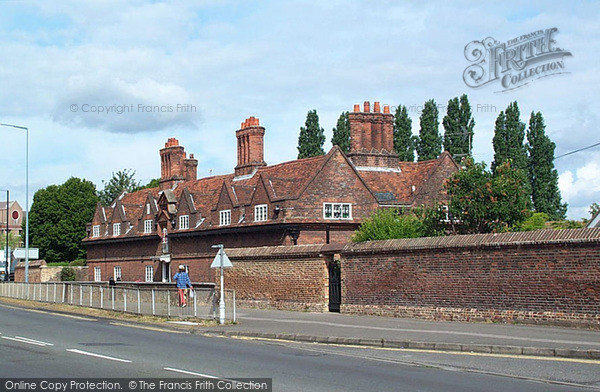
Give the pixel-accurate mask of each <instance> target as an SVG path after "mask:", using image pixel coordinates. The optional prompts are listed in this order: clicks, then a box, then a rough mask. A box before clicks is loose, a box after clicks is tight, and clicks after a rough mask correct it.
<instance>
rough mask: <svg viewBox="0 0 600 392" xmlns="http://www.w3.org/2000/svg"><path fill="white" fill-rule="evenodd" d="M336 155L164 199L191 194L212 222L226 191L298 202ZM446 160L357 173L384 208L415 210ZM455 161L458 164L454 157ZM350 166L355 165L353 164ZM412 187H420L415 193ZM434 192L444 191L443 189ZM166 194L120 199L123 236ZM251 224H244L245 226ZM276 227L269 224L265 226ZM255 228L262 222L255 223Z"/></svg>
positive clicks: (241, 202) (247, 199) (242, 199)
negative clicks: (261, 190)
mask: <svg viewBox="0 0 600 392" xmlns="http://www.w3.org/2000/svg"><path fill="white" fill-rule="evenodd" d="M337 153H340V154H341V152H340V150H339V148H338V147H334V148H332V149H331V150H330V151H329V152H328V153H327V154H326V155H321V156H316V157H312V158H306V159H298V160H293V161H289V162H284V163H280V164H277V165H273V166H261V167H258V169H257V170H256V171H255V172H254V173H253V174H252V175H248V176H242V177H235V175H234V174H227V175H219V176H211V177H205V178H201V179H198V180H194V181H183V182H179V183H177V185H176V186H175V187H174V189H172V190H168V191H167V192H166V193H165V195H166V196H168V198H169V202H170V203H172V202H177V203H181V202H182V194H183V192H184V189H187V190H188V191H189V193H190V195H191V196H192V198H193V201H194V206H195V208H196V210H197V211H198V212H199V213H200V216H201V217H202V218H208V217H209V216H210V213H211V211H214V209H215V208H217V205H218V203H219V197H220V195H221V192H222V190H223V189H225V190H226V192H227V195H228V197H229V198H230V199H231V200H232V203H233V205H234V207H237V206H249V205H250V204H251V203H252V198H253V196H254V194H255V193H256V191H257V189H258V188H259V187H263V186H264V189H265V190H266V192H267V194H268V197H269V199H270V200H271V201H283V200H293V199H298V198H299V197H300V195H301V194H302V192H303V191H304V189H306V187H307V186H308V185H309V184H310V183H311V181H312V180H313V179H315V178H316V176H317V174H318V173H319V172H320V171H321V170H322V169H323V167H324V165H325V164H326V163H327V162H328V161H329V159H330V158H331V157H332V156H333V155H334V154H337ZM442 155H444V154H442ZM442 158H444V157H443V156H441V157H440V158H439V159H436V160H431V161H424V162H400V161H398V164H397V168H400V171H397V170H394V171H385V170H383V171H370V170H358V171H356V173H357V175H358V176H359V177H360V179H361V180H362V181H363V183H364V185H365V186H366V187H368V188H369V191H370V192H371V193H373V194H374V195H375V197H376V198H377V200H378V201H379V203H380V204H393V205H394V204H395V205H411V204H412V203H413V202H414V201H415V199H416V197H417V195H419V194H423V193H426V191H427V189H428V188H427V186H428V179H430V178H432V176H433V175H434V174H435V173H436V170H438V169H439V168H440V167H441V165H442V164H443V162H445V161H444V159H442ZM450 161H451V162H453V161H452V160H451V158H450ZM347 162H348V163H349V164H350V165H352V163H351V162H350V161H349V160H348V161H347ZM433 182H434V183H435V184H436V186H437V187H438V188H439V186H440V184H437V182H439V181H433ZM413 186H414V187H415V191H414V192H413ZM434 190H435V191H439V189H434ZM161 193H162V191H161V190H160V188H151V189H142V190H140V191H137V192H132V193H126V194H124V195H122V197H120V200H118V201H117V202H115V203H116V205H122V206H123V208H124V210H125V215H126V217H125V219H126V220H127V221H129V222H130V223H131V224H132V225H133V228H132V229H131V230H130V231H129V233H127V231H128V228H123V229H122V234H121V236H134V235H138V234H141V233H138V229H140V226H139V225H138V221H139V220H140V219H143V217H144V216H145V208H144V205H145V203H146V201H147V200H148V194H151V195H152V197H153V198H154V199H155V200H158V199H159V197H160V194H161ZM171 205H172V204H171ZM105 211H106V217H107V220H108V221H110V219H111V217H112V208H111V207H105ZM171 212H172V213H173V212H174V211H171ZM298 219H299V220H298V222H299V223H300V222H308V223H310V222H312V221H314V219H313V220H311V219H310V218H309V217H301V218H298ZM315 219H316V218H315ZM237 223H238V222H234V221H232V225H231V226H236V224H237ZM248 223H249V222H244V223H242V224H248ZM271 223H272V222H265V223H264V224H271ZM251 224H253V225H258V224H263V223H257V222H252V223H251ZM210 227H211V226H210V225H202V226H199V227H198V226H196V227H190V230H193V229H197V230H204V229H209V228H210ZM140 230H141V229H140ZM102 235H103V234H101V237H102ZM94 239H102V238H93V239H92V240H94Z"/></svg>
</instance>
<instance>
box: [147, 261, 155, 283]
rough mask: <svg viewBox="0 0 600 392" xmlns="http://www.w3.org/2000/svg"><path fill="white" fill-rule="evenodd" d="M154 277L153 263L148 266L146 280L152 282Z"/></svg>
mask: <svg viewBox="0 0 600 392" xmlns="http://www.w3.org/2000/svg"><path fill="white" fill-rule="evenodd" d="M153 279H154V267H153V266H151V265H147V266H146V282H152V280H153Z"/></svg>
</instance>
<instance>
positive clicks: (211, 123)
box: [0, 0, 600, 217]
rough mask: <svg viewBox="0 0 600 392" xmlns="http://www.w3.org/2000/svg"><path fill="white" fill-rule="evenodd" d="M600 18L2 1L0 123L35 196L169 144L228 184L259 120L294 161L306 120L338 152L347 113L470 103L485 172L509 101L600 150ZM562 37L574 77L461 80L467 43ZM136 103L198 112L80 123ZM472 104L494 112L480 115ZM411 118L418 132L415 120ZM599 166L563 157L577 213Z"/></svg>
mask: <svg viewBox="0 0 600 392" xmlns="http://www.w3.org/2000/svg"><path fill="white" fill-rule="evenodd" d="M599 10H600V4H598V3H595V2H589V3H581V2H580V3H564V2H541V1H538V2H533V3H529V4H528V5H526V6H523V5H521V4H520V3H518V2H502V3H486V4H475V5H473V3H472V2H466V1H463V2H458V3H451V2H443V1H437V2H433V3H418V4H417V3H401V2H397V1H384V2H358V1H357V2H347V1H330V2H307V1H288V2H276V1H255V2H243V3H242V2H221V1H219V2H217V1H201V2H188V1H183V0H180V1H173V2H145V1H141V0H131V1H116V0H109V1H105V2H81V1H77V0H67V1H61V2H9V3H8V4H3V12H2V14H1V15H0V34H2V35H3V37H6V38H5V39H4V40H2V42H0V52H1V53H3V57H2V62H0V85H1V86H2V91H3V94H1V95H0V119H2V120H3V121H5V122H9V121H12V122H16V123H19V124H25V125H29V126H30V128H31V129H32V138H31V148H32V151H35V157H34V158H32V166H31V177H32V183H35V184H36V186H43V184H49V183H51V182H57V181H64V179H66V178H68V177H70V176H77V177H83V178H88V179H91V180H93V181H95V182H96V183H97V184H98V185H100V180H102V179H106V178H108V177H109V176H110V173H111V172H112V171H117V170H121V169H123V168H127V167H130V168H133V169H134V170H137V172H138V175H139V176H140V177H144V178H152V177H156V176H157V175H158V174H159V165H158V149H159V148H160V146H161V145H162V144H163V143H164V141H165V140H166V138H167V137H169V136H175V137H178V138H179V139H180V141H181V143H182V144H183V145H184V146H185V147H186V149H187V150H188V151H189V152H194V153H196V157H197V158H198V159H199V172H200V174H207V173H208V171H209V169H212V170H213V173H215V172H217V173H226V172H231V170H232V168H233V166H234V165H235V134H234V131H235V130H236V129H237V127H239V123H240V122H241V121H243V120H244V119H245V118H247V117H248V116H251V115H253V116H258V117H260V120H261V124H265V125H266V126H267V133H266V136H265V158H266V160H267V161H268V162H269V163H276V162H280V161H284V160H290V159H294V158H295V157H296V155H297V151H296V143H297V137H298V129H299V127H300V126H301V125H303V123H304V120H305V116H306V112H307V111H308V110H310V109H313V108H315V109H317V110H318V113H319V116H320V120H321V126H323V127H324V128H325V130H326V134H327V139H328V140H329V139H330V138H331V128H332V127H333V126H334V125H335V122H336V120H337V117H338V115H339V114H340V113H341V112H342V111H345V110H351V108H352V105H353V104H354V103H362V102H363V101H364V100H371V101H375V100H379V101H381V102H382V103H387V104H390V105H398V104H404V105H409V106H410V105H421V104H423V102H425V101H426V100H428V99H430V98H434V99H436V101H437V102H438V103H440V104H446V103H447V101H448V100H449V99H450V98H452V97H454V96H457V95H460V94H462V93H467V94H468V95H469V99H470V101H471V103H472V106H473V108H474V115H475V120H476V130H475V141H474V151H475V153H476V158H477V159H478V160H485V161H487V162H488V163H489V162H490V161H491V159H492V147H491V138H492V132H493V128H494V120H495V118H496V116H497V114H498V112H499V111H500V110H504V109H505V108H506V106H507V105H508V104H509V103H510V102H511V101H514V100H517V101H518V102H519V106H520V108H521V113H522V119H523V120H527V119H528V117H529V114H530V113H531V111H533V110H535V111H541V112H542V113H543V115H544V118H545V120H546V125H547V132H548V134H549V135H550V136H551V138H552V139H553V140H554V141H555V142H556V144H557V150H556V153H557V154H562V153H565V152H568V151H571V150H574V149H577V148H580V147H583V146H586V145H590V144H593V143H595V142H598V141H600V140H596V139H594V138H595V137H596V136H595V135H597V130H596V124H598V123H599V122H600V118H599V116H598V114H597V113H596V109H595V103H596V100H597V91H598V90H599V89H600V77H599V76H598V75H600V66H599V64H600V54H599V53H598V51H595V50H592V49H590V48H595V47H598V45H599V44H600V33H599V32H598V30H597V29H596V26H597V18H596V15H597V14H598V11H599ZM554 26H556V27H558V28H559V33H558V34H557V35H556V39H557V41H558V44H559V46H561V47H565V48H566V49H569V50H571V51H572V53H573V57H572V58H568V59H567V61H566V64H567V69H568V71H570V72H571V74H569V75H565V76H561V77H556V78H552V79H548V80H540V81H538V82H536V83H533V84H532V85H531V86H529V87H527V88H523V89H520V90H515V91H513V92H510V93H506V94H495V93H494V91H496V90H497V88H494V87H492V86H490V88H482V89H477V90H474V89H470V88H468V87H467V86H466V85H465V84H464V82H463V80H462V72H463V70H464V68H465V67H466V66H467V65H468V63H467V61H466V60H465V59H464V55H463V51H464V46H465V45H466V44H467V43H468V42H470V41H472V40H480V39H483V38H485V37H488V36H492V37H494V38H496V39H497V40H499V41H505V40H508V39H510V38H514V37H516V36H519V35H521V34H525V33H528V32H531V31H534V30H537V29H544V28H550V27H554ZM140 103H141V104H150V105H174V104H177V103H189V104H192V105H195V106H196V107H197V112H195V113H191V114H189V113H172V112H171V113H150V114H148V113H145V114H144V113H128V114H125V115H123V114H122V115H112V114H111V115H99V114H94V113H87V114H86V113H82V112H81V111H80V109H81V105H84V104H90V105H96V106H102V105H105V106H111V105H114V104H123V105H129V104H134V105H137V104H140ZM71 104H77V105H79V106H78V107H79V110H78V111H77V112H72V111H71V109H70V105H71ZM478 104H479V105H486V106H484V107H490V108H492V109H490V110H489V111H484V110H482V111H476V107H477V105H478ZM136 111H137V106H136ZM442 115H443V113H440V121H441V116H442ZM411 117H412V119H413V129H414V130H415V131H416V130H418V127H419V124H418V122H419V121H418V120H419V113H417V112H411ZM10 135H11V140H8V141H7V142H6V143H4V145H3V146H0V163H2V162H4V163H12V164H15V163H16V165H17V166H16V167H12V168H11V169H10V170H8V169H5V170H3V171H1V172H0V173H2V175H1V176H0V188H3V187H13V186H14V184H21V183H22V176H21V173H22V170H21V167H20V162H22V148H23V147H22V145H21V140H20V138H19V137H18V136H17V135H18V134H13V133H10ZM57 138H60V142H59V141H58V140H57ZM327 146H329V142H327V144H326V147H327ZM599 154H600V153H599V152H598V151H597V150H588V151H586V152H585V153H579V154H574V155H570V156H568V157H565V158H561V159H560V160H557V161H556V164H557V169H558V170H559V172H560V173H562V174H561V190H562V192H563V196H564V198H565V200H566V201H568V202H569V205H570V210H569V216H571V217H579V216H578V214H579V211H580V210H581V209H583V208H587V205H589V202H590V200H592V201H597V200H593V199H594V198H596V199H598V196H597V195H598V193H597V192H598V188H597V187H595V185H594V184H596V183H595V182H594V180H592V179H591V178H589V177H586V176H593V174H592V173H588V172H586V170H588V169H589V168H593V167H594V166H593V165H592V163H593V164H599V163H600V157H599ZM106 157H110V159H106ZM586 168H588V169H586ZM580 170H581V173H580ZM589 170H591V169H589ZM568 173H570V174H568ZM569 175H570V176H571V177H569ZM11 189H12V188H11ZM19 192H20V191H19ZM594 192H596V193H595V195H596V196H594ZM19 197H20V198H22V196H19ZM22 204H24V203H22ZM574 214H575V215H574Z"/></svg>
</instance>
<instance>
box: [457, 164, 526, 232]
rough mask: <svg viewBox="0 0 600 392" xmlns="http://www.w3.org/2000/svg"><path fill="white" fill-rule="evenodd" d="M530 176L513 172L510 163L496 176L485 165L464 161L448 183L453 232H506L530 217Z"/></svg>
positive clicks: (498, 170) (502, 166)
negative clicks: (462, 166) (528, 189)
mask: <svg viewBox="0 0 600 392" xmlns="http://www.w3.org/2000/svg"><path fill="white" fill-rule="evenodd" d="M526 185H527V175H526V174H525V172H524V171H522V170H513V169H512V167H511V165H510V162H505V163H504V164H502V165H501V166H499V167H498V168H497V171H496V174H495V175H492V173H491V172H489V171H488V170H486V167H485V164H484V163H483V162H482V163H475V162H474V161H473V159H472V158H467V159H466V160H465V169H464V170H460V171H458V172H457V173H455V174H454V175H452V177H450V179H449V180H448V181H447V182H446V190H447V192H448V197H449V199H450V202H449V210H450V215H451V216H452V219H451V222H452V226H453V230H454V231H455V232H459V233H489V232H499V231H506V230H507V229H508V228H509V227H511V226H514V225H516V224H518V223H519V222H522V221H523V220H525V219H526V218H528V217H529V216H530V214H531V212H530V209H531V200H530V199H529V193H528V191H527V187H526Z"/></svg>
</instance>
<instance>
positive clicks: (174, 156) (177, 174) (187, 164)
mask: <svg viewBox="0 0 600 392" xmlns="http://www.w3.org/2000/svg"><path fill="white" fill-rule="evenodd" d="M197 168H198V160H196V159H194V156H193V155H190V158H189V159H187V158H186V154H185V149H184V147H183V146H180V145H179V140H177V139H175V138H169V139H168V140H167V142H166V143H165V148H163V149H161V150H160V188H161V189H171V188H173V185H175V184H176V183H178V182H182V181H191V180H196V178H197V175H198V174H197V172H198V170H197Z"/></svg>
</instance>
